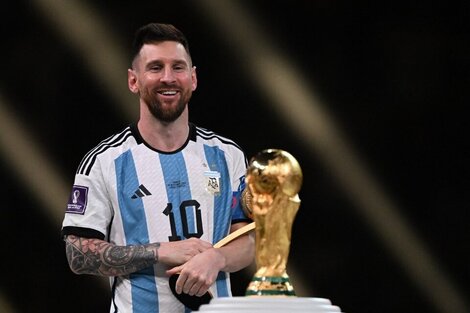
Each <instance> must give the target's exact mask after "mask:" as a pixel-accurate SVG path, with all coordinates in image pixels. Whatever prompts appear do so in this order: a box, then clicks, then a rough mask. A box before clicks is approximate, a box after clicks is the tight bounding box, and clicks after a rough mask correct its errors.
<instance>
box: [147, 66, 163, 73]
mask: <svg viewBox="0 0 470 313" xmlns="http://www.w3.org/2000/svg"><path fill="white" fill-rule="evenodd" d="M150 70H151V71H152V72H160V71H161V70H162V66H161V65H152V66H151V67H150Z"/></svg>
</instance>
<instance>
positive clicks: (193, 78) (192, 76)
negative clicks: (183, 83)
mask: <svg viewBox="0 0 470 313" xmlns="http://www.w3.org/2000/svg"><path fill="white" fill-rule="evenodd" d="M191 80H192V81H193V84H192V90H193V91H194V90H196V88H197V75H196V67H195V66H193V68H192V69H191Z"/></svg>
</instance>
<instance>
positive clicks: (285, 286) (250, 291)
mask: <svg viewBox="0 0 470 313" xmlns="http://www.w3.org/2000/svg"><path fill="white" fill-rule="evenodd" d="M245 296H295V291H294V287H292V285H291V283H290V282H289V276H287V274H284V275H282V276H263V277H259V276H254V277H253V279H252V280H251V282H250V284H249V285H248V288H247V289H246V293H245Z"/></svg>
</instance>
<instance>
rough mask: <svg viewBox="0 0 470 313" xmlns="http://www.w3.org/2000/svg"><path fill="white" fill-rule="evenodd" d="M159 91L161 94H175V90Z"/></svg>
mask: <svg viewBox="0 0 470 313" xmlns="http://www.w3.org/2000/svg"><path fill="white" fill-rule="evenodd" d="M160 93H161V94H162V95H165V96H173V95H176V91H174V90H166V91H161V92H160Z"/></svg>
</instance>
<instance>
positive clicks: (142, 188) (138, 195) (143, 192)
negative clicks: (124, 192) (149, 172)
mask: <svg viewBox="0 0 470 313" xmlns="http://www.w3.org/2000/svg"><path fill="white" fill-rule="evenodd" d="M150 195H151V193H150V191H148V189H147V188H145V186H144V185H140V186H139V189H137V190H136V191H135V192H134V194H133V195H132V197H131V198H132V199H137V198H142V197H145V196H150Z"/></svg>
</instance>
